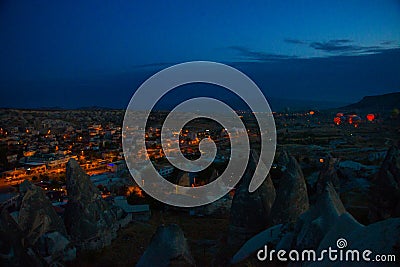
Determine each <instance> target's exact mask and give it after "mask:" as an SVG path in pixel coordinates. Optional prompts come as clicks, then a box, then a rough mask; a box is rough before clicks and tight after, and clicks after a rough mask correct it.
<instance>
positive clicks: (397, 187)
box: [369, 144, 400, 222]
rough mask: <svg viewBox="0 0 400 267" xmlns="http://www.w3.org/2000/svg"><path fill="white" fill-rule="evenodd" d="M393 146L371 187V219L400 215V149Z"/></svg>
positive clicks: (376, 219) (373, 220)
mask: <svg viewBox="0 0 400 267" xmlns="http://www.w3.org/2000/svg"><path fill="white" fill-rule="evenodd" d="M399 145H400V144H397V145H396V146H392V147H391V148H390V149H389V150H388V152H387V154H386V157H385V160H384V161H383V163H382V165H381V168H380V169H379V172H378V175H377V176H376V179H375V180H374V181H373V186H372V187H371V207H370V210H371V211H370V215H369V217H370V220H371V221H372V222H376V221H379V220H383V219H387V218H391V217H400V149H399Z"/></svg>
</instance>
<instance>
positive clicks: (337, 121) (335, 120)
mask: <svg viewBox="0 0 400 267" xmlns="http://www.w3.org/2000/svg"><path fill="white" fill-rule="evenodd" d="M333 122H334V123H335V124H336V125H339V124H340V123H341V120H340V118H339V117H335V118H334V119H333Z"/></svg>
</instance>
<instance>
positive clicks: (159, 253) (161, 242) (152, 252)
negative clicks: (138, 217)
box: [136, 224, 195, 267]
mask: <svg viewBox="0 0 400 267" xmlns="http://www.w3.org/2000/svg"><path fill="white" fill-rule="evenodd" d="M171 261H178V262H180V263H182V264H185V265H192V266H194V265H195V262H194V260H193V257H192V256H191V253H190V250H189V246H188V244H187V242H186V238H185V236H184V234H183V231H182V229H181V228H179V226H178V225H176V224H170V225H161V226H159V227H158V228H157V231H156V232H155V234H154V235H153V237H152V239H151V241H150V245H149V246H148V247H147V249H146V251H145V252H144V254H143V255H142V257H141V258H140V260H139V262H138V263H137V265H136V266H138V267H147V266H160V267H162V266H170V265H171ZM179 266H181V265H179Z"/></svg>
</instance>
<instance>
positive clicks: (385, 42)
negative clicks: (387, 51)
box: [381, 40, 396, 45]
mask: <svg viewBox="0 0 400 267" xmlns="http://www.w3.org/2000/svg"><path fill="white" fill-rule="evenodd" d="M395 44H396V41H393V40H391V41H383V42H381V45H395Z"/></svg>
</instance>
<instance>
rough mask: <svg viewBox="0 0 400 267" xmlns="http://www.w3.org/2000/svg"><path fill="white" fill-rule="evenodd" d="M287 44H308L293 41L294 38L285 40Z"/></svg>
mask: <svg viewBox="0 0 400 267" xmlns="http://www.w3.org/2000/svg"><path fill="white" fill-rule="evenodd" d="M283 41H284V42H285V43H289V44H306V42H304V41H302V40H299V39H292V38H286V39H284V40H283Z"/></svg>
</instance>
